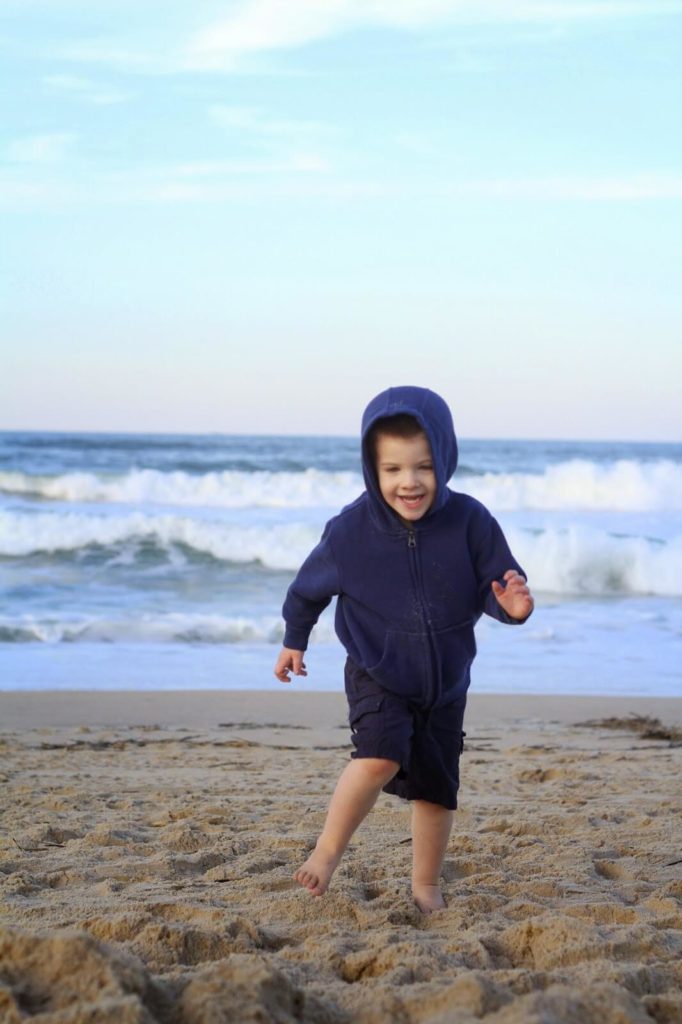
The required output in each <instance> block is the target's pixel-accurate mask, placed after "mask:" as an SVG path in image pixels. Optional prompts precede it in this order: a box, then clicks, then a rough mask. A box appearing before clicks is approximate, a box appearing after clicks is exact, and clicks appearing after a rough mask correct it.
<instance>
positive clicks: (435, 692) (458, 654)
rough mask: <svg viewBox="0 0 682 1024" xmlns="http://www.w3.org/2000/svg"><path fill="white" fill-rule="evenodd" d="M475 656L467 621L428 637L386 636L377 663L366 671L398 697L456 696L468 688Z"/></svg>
mask: <svg viewBox="0 0 682 1024" xmlns="http://www.w3.org/2000/svg"><path fill="white" fill-rule="evenodd" d="M475 657H476V640H475V638H474V629H473V623H472V622H471V621H468V622H463V623H460V624H459V625H457V626H449V627H448V628H447V629H440V630H437V631H436V632H434V633H432V634H430V635H429V634H428V633H399V632H396V631H389V632H388V633H387V634H386V640H385V642H384V650H383V654H382V657H381V661H379V662H377V664H376V665H373V666H371V667H370V668H368V669H367V671H368V672H369V674H370V675H371V676H372V678H373V679H375V680H376V681H377V682H378V683H379V684H380V685H381V686H383V687H385V688H386V689H387V690H390V691H391V692H392V693H397V694H399V695H400V696H401V697H408V698H418V697H423V696H424V694H425V692H426V693H427V694H430V695H431V698H432V699H433V698H434V697H435V698H437V697H438V696H439V695H441V694H443V693H447V694H450V695H451V696H453V697H454V696H458V695H459V694H461V693H464V692H465V691H466V689H467V687H468V685H469V669H470V668H471V663H472V661H473V660H474V658H475Z"/></svg>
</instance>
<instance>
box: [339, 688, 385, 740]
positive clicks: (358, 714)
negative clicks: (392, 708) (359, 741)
mask: <svg viewBox="0 0 682 1024" xmlns="http://www.w3.org/2000/svg"><path fill="white" fill-rule="evenodd" d="M383 703H384V698H383V697H377V695H376V694H371V695H370V696H369V697H361V698H360V700H358V701H356V702H355V703H354V704H353V706H352V708H350V710H349V712H348V721H349V722H350V727H351V729H352V730H353V732H357V727H358V724H359V722H360V719H361V718H364V717H365V715H371V714H375V713H376V712H377V711H381V705H382V704H383Z"/></svg>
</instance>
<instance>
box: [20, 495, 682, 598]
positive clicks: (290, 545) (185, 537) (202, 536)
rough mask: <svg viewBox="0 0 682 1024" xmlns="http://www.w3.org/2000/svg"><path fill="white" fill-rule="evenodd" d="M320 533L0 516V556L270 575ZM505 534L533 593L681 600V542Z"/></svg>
mask: <svg viewBox="0 0 682 1024" xmlns="http://www.w3.org/2000/svg"><path fill="white" fill-rule="evenodd" d="M321 526H322V524H321V523H320V524H319V525H313V524H301V523H288V524H278V525H273V526H246V525H235V524H232V523H230V524H228V523H224V522H214V521H208V520H205V519H201V520H199V519H192V518H190V517H185V516H177V515H157V516H155V515H151V514H143V513H129V514H125V515H120V516H118V515H115V514H114V515H112V514H109V515H106V516H100V515H93V514H89V513H75V512H74V513H69V514H67V515H61V514H57V513H52V512H42V513H38V514H33V515H25V514H20V513H16V512H0V555H4V556H5V557H14V558H20V557H23V556H27V555H31V554H37V553H39V552H46V553H58V552H64V553H69V552H70V553H77V552H80V551H81V550H84V549H86V548H88V547H91V546H92V545H100V546H102V547H104V548H110V549H111V558H112V560H118V561H119V562H122V563H124V564H125V563H126V562H130V561H134V559H135V557H136V556H135V551H134V545H135V544H136V543H138V542H140V541H146V542H148V543H152V544H154V545H156V546H157V547H158V548H159V549H160V550H161V551H163V552H164V553H165V556H166V558H167V560H168V561H169V562H172V561H173V559H175V560H176V564H180V563H181V556H180V554H179V552H178V549H177V545H183V546H185V547H186V548H189V549H192V550H193V551H195V552H197V553H199V554H203V555H207V556H210V557H212V558H215V559H217V560H219V561H222V562H230V563H249V562H260V563H261V564H262V565H263V566H265V567H266V568H269V569H275V570H289V571H292V572H293V571H294V570H296V569H297V568H298V567H299V566H300V564H301V562H302V561H303V560H304V558H305V557H306V555H307V554H308V552H309V551H310V550H311V548H312V547H313V546H314V545H315V543H316V542H317V541H318V539H319V536H320V532H321ZM506 533H507V536H508V539H509V542H510V546H511V549H512V551H514V553H515V555H516V556H517V558H518V559H519V561H520V562H521V564H522V565H523V567H524V569H525V570H526V571H527V573H528V575H529V579H530V580H531V581H532V584H533V587H534V589H536V590H541V591H545V592H548V593H555V594H564V595H575V594H591V595H605V596H606V595H610V594H656V595H660V596H678V595H682V535H677V536H675V537H672V538H669V539H668V540H666V541H663V540H660V541H658V540H652V539H650V538H646V537H640V536H624V535H622V534H618V535H616V534H612V533H609V532H607V531H606V530H604V529H599V528H596V527H591V526H587V525H571V526H566V527H561V526H556V527H554V526H552V527H547V528H545V529H542V530H539V529H538V530H532V531H531V530H526V529H523V528H520V527H518V526H515V527H511V528H509V529H507V531H506ZM131 545H132V549H131V547H130V546H131Z"/></svg>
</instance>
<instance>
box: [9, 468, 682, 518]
mask: <svg viewBox="0 0 682 1024" xmlns="http://www.w3.org/2000/svg"><path fill="white" fill-rule="evenodd" d="M451 486H452V487H453V488H454V489H455V490H461V491H465V492H467V493H470V494H473V495H475V497H477V498H479V499H480V500H481V501H482V502H483V503H484V504H485V505H488V506H489V507H490V508H493V509H496V510H501V511H512V510H519V509H538V510H561V509H584V510H612V511H626V512H637V511H639V512H648V511H664V512H672V511H681V510H682V466H680V465H678V464H677V463H675V462H673V461H672V460H669V459H659V460H657V461H652V462H638V461H636V460H628V459H621V460H618V461H615V462H611V463H607V464H602V463H597V462H591V461H589V460H587V459H573V460H570V461H567V462H562V463H558V464H556V465H553V466H549V467H548V468H547V469H546V470H545V472H544V473H541V474H540V473H538V474H533V473H486V474H483V475H481V476H467V475H466V474H458V475H456V476H455V477H454V478H453V480H452V481H451ZM363 488H364V484H363V480H362V477H361V476H360V474H359V473H353V472H350V471H345V472H335V473H332V472H325V471H323V470H317V469H308V470H306V471H305V472H300V473H291V472H282V473H272V472H262V471H258V472H250V473H247V472H240V471H234V470H230V471H225V472H211V473H204V474H202V475H192V474H190V473H184V472H181V471H177V472H172V473H164V472H160V471H158V470H152V469H133V470H131V471H130V472H129V473H126V474H124V475H122V476H103V475H98V474H95V473H66V474H62V475H60V476H54V477H48V476H30V475H28V474H25V473H15V472H12V473H10V472H4V473H0V493H5V494H13V495H26V496H35V497H39V498H43V499H48V500H52V501H63V502H68V503H71V504H76V503H79V502H80V503H83V502H105V503H113V504H116V503H118V504H127V505H130V504H133V505H137V506H140V507H145V506H148V505H166V506H167V505H174V506H177V505H180V506H183V505H186V506H195V507H198V506H200V507H205V508H236V509H239V508H315V507H320V508H328V509H339V508H341V507H342V506H343V505H345V504H348V502H350V501H352V500H353V499H354V498H356V497H357V495H358V494H360V492H361V491H362V490H363Z"/></svg>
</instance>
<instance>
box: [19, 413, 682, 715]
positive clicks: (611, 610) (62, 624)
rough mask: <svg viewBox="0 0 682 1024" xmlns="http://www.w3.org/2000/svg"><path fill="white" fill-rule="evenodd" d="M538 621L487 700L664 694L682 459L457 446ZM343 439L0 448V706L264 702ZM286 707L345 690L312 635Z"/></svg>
mask: <svg viewBox="0 0 682 1024" xmlns="http://www.w3.org/2000/svg"><path fill="white" fill-rule="evenodd" d="M451 486H452V487H453V488H454V489H456V490H460V491H465V492H467V493H470V494H473V495H474V496H475V497H477V498H479V499H480V500H481V501H483V502H484V504H486V505H487V506H488V508H490V509H491V511H492V512H493V513H494V514H495V516H496V517H497V518H498V520H499V521H500V523H501V524H502V526H503V528H504V530H505V532H506V534H507V536H508V539H509V541H510V544H511V547H512V550H513V551H514V553H515V555H516V557H517V558H518V559H519V561H520V562H521V564H522V565H523V566H524V568H525V569H526V571H527V572H528V575H529V579H530V582H531V585H532V587H533V590H534V593H535V596H536V600H537V607H536V611H535V613H534V615H533V617H532V618H531V619H530V620H529V622H528V623H527V624H526V625H525V626H524V627H523V628H521V629H510V628H505V627H502V626H500V625H499V624H497V623H495V622H493V621H492V620H489V619H485V618H484V619H482V620H481V622H480V623H479V625H478V627H477V640H478V646H479V656H478V658H477V660H476V663H475V665H474V671H473V684H472V685H473V686H474V687H475V688H476V689H478V690H480V691H487V692H534V693H556V692H562V693H601V694H604V693H613V694H631V695H647V694H649V695H652V696H653V695H682V670H681V668H680V666H681V665H682V657H681V654H682V528H681V527H680V523H681V522H682V517H681V513H682V445H679V444H677V445H676V444H633V443H619V444H614V443H586V442H551V441H532V442H530V441H476V440H468V439H464V440H462V441H461V442H460V464H459V468H458V471H457V474H456V475H455V477H454V478H453V480H452V481H451ZM362 488H363V484H362V478H361V475H360V466H359V458H358V446H357V442H356V440H355V439H352V438H330V437H227V436H219V435H215V436H204V435H201V436H199V435H194V436H184V435H183V436H180V435H178V436H175V435H132V434H96V435H90V434H88V435H85V434H37V433H4V434H2V433H0V599H1V601H0V688H2V689H61V688H68V689H74V688H75V689H120V688H128V689H131V688H132V689H175V688H182V689H186V688H197V689H202V688H233V687H237V688H251V687H258V688H263V687H269V686H272V687H280V686H281V685H282V684H280V683H278V682H277V681H276V680H274V679H273V677H272V674H271V672H272V664H273V663H274V659H275V656H276V653H277V649H278V644H279V642H280V640H281V636H282V625H281V621H280V616H279V612H280V608H281V603H282V599H283V596H284V593H285V591H286V588H287V586H288V584H289V582H290V580H291V578H292V577H293V574H294V572H295V570H296V568H297V567H298V565H299V564H300V562H301V561H302V560H303V558H304V557H305V555H306V554H307V552H308V551H309V550H310V548H311V547H312V546H313V545H314V544H315V543H316V541H317V539H318V538H319V535H320V533H321V531H322V528H323V526H324V523H325V522H326V520H327V519H328V518H329V517H330V516H331V515H333V514H334V513H335V512H336V511H338V509H339V508H341V506H342V505H344V504H346V503H347V502H349V501H351V500H353V498H355V497H356V496H357V495H358V494H359V493H360V492H361V490H362ZM308 663H309V669H310V674H309V676H308V679H307V680H305V681H300V680H299V681H297V682H296V684H295V685H296V686H297V687H299V688H302V687H306V688H310V689H341V688H342V673H341V666H342V663H343V654H342V652H341V650H340V648H339V645H338V643H337V642H336V641H335V638H334V634H333V620H332V612H331V610H328V611H327V612H325V614H324V615H323V617H322V619H321V620H320V623H319V624H318V627H317V628H316V630H315V633H314V637H313V643H312V645H311V650H310V652H309V655H308Z"/></svg>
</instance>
